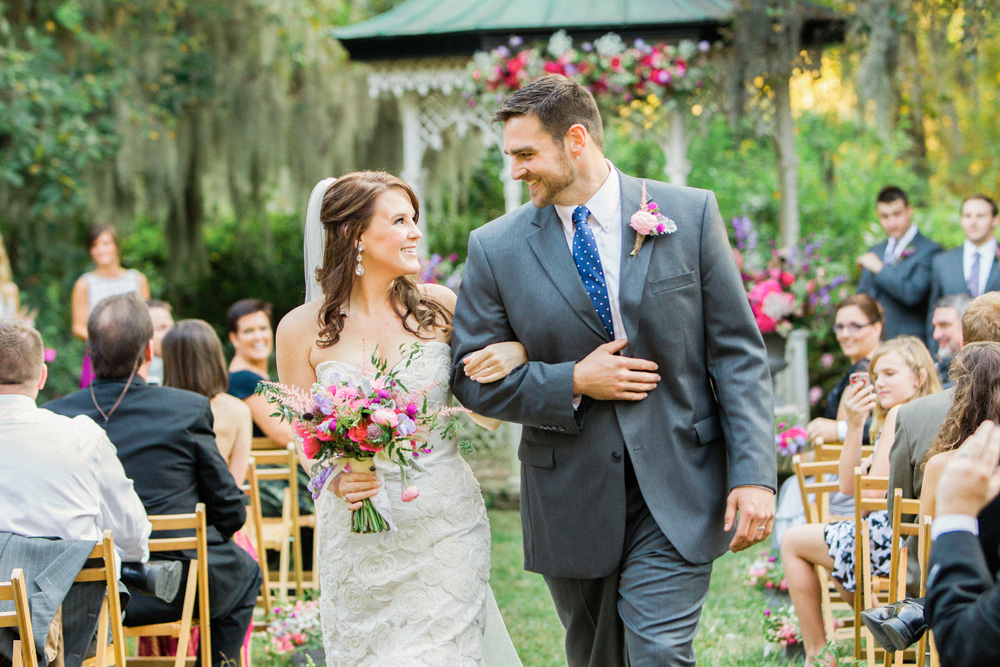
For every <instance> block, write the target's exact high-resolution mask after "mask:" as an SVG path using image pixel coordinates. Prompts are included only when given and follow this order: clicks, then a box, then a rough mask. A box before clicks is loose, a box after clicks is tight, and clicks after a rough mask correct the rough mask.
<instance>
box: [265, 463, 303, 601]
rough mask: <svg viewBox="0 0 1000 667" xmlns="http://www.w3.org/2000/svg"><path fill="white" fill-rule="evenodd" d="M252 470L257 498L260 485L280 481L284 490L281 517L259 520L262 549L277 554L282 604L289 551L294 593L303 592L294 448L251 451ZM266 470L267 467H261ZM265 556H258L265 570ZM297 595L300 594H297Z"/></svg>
mask: <svg viewBox="0 0 1000 667" xmlns="http://www.w3.org/2000/svg"><path fill="white" fill-rule="evenodd" d="M253 457H254V460H255V464H254V466H253V467H255V468H256V470H255V474H256V480H257V485H258V495H259V489H260V482H262V481H265V480H282V481H284V482H285V484H286V486H285V489H284V498H283V501H282V505H281V517H280V518H274V517H263V518H262V519H261V528H262V530H261V534H262V536H263V543H264V548H265V549H271V550H277V551H278V553H279V554H280V557H279V566H278V573H277V574H278V576H277V579H278V598H279V600H281V601H282V602H284V601H285V600H286V599H287V598H288V590H289V581H288V574H289V563H288V561H289V550H291V555H292V558H293V559H294V563H295V564H294V567H295V590H296V591H300V592H301V591H302V590H303V588H304V587H303V573H302V527H301V525H300V523H299V471H298V468H299V457H298V453H297V452H296V451H295V445H294V444H289V445H288V446H287V447H286V448H285V449H284V451H281V450H276V451H268V450H256V451H253ZM263 466H267V467H263ZM266 554H267V552H266V551H264V552H263V553H261V554H260V558H261V563H263V564H264V567H265V568H266V567H267V565H266V563H267V560H266ZM269 579H270V581H274V579H275V577H274V573H270V577H269ZM300 594H301V593H300Z"/></svg>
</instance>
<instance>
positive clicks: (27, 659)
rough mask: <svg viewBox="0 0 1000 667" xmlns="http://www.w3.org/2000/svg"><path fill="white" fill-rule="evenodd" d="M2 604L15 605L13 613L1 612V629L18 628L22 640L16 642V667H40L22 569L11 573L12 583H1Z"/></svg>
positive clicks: (0, 598)
mask: <svg viewBox="0 0 1000 667" xmlns="http://www.w3.org/2000/svg"><path fill="white" fill-rule="evenodd" d="M0 602H13V603H14V609H13V611H0V628H17V632H18V634H19V635H20V639H17V640H14V647H13V648H14V650H13V656H14V659H13V663H14V667H38V656H36V655H35V640H34V638H33V637H32V630H31V612H30V611H29V610H28V590H27V588H26V586H25V584H24V572H23V571H22V570H21V568H15V570H14V571H13V572H11V573H10V581H4V582H0Z"/></svg>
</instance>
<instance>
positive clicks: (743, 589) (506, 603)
mask: <svg viewBox="0 0 1000 667" xmlns="http://www.w3.org/2000/svg"><path fill="white" fill-rule="evenodd" d="M490 524H491V526H492V533H493V572H492V580H491V585H492V586H493V591H494V593H496V597H497V603H498V604H499V605H500V611H501V612H502V613H503V617H504V621H505V622H506V624H507V630H508V631H509V632H510V634H511V638H512V639H513V641H514V646H516V647H517V652H518V654H519V655H520V656H521V661H522V662H523V663H524V667H562V666H564V665H566V658H565V655H564V652H563V639H564V636H565V635H564V632H563V629H562V625H561V624H560V623H559V619H558V617H557V616H556V612H555V607H554V606H553V605H552V600H551V598H550V597H549V592H548V589H547V588H546V586H545V582H544V581H543V580H542V577H541V575H538V574H532V573H529V572H525V571H524V570H523V569H522V551H521V521H520V518H519V516H518V513H517V512H514V511H500V510H492V511H490ZM758 555H759V550H758V549H750V550H748V551H745V552H743V553H739V554H733V553H729V554H726V555H725V556H723V557H722V558H720V559H719V560H718V561H716V563H715V569H714V571H713V573H712V586H711V589H710V591H709V594H708V600H707V601H706V603H705V607H704V611H703V613H702V618H701V629H700V630H699V632H698V636H697V638H696V639H695V655H696V656H697V658H698V664H699V665H705V666H706V667H730V666H732V667H737V666H740V667H743V666H746V667H749V666H755V667H756V666H766V665H785V664H794V663H785V662H783V661H782V660H781V659H780V658H779V657H776V656H774V655H772V656H770V657H767V658H765V657H764V648H765V645H766V642H765V641H764V639H763V637H762V634H761V619H762V617H763V613H764V609H765V608H766V606H767V604H766V602H765V599H764V596H763V594H762V593H760V592H759V591H757V590H754V589H753V588H750V587H749V586H747V585H746V584H745V583H744V581H745V577H746V570H747V567H748V566H749V565H750V563H751V562H752V561H753V560H754V559H755V558H756V557H757V556H758ZM800 664H801V663H800Z"/></svg>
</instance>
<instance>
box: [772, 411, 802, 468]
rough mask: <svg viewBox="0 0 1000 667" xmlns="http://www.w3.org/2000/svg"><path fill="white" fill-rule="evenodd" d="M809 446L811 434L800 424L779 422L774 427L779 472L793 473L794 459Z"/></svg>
mask: <svg viewBox="0 0 1000 667" xmlns="http://www.w3.org/2000/svg"><path fill="white" fill-rule="evenodd" d="M808 444H809V434H808V433H807V432H806V429H805V428H803V427H802V426H801V425H800V424H794V425H791V424H788V423H787V422H785V421H778V423H777V424H775V425H774V450H775V454H776V456H777V461H778V472H779V473H785V474H788V473H790V472H791V471H792V457H793V456H795V455H796V454H798V453H799V452H801V451H802V450H804V449H805V448H806V445H808Z"/></svg>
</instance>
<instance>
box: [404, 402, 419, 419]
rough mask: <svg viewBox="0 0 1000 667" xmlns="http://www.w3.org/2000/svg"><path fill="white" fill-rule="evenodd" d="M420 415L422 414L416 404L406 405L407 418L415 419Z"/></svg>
mask: <svg viewBox="0 0 1000 667" xmlns="http://www.w3.org/2000/svg"><path fill="white" fill-rule="evenodd" d="M418 414H420V407H419V406H417V404H416V403H407V404H406V416H407V417H409V418H410V419H413V418H414V417H416V416H417V415H418Z"/></svg>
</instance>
